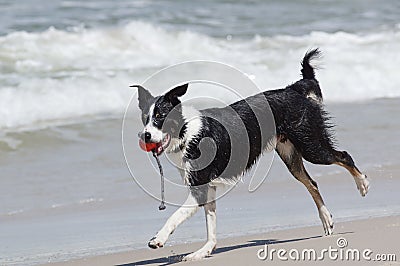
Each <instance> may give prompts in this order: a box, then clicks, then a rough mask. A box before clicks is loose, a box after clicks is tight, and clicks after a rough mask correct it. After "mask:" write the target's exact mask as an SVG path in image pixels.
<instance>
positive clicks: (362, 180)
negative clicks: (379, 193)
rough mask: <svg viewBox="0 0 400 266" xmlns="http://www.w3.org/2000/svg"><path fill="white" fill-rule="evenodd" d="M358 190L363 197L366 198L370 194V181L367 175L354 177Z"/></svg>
mask: <svg viewBox="0 0 400 266" xmlns="http://www.w3.org/2000/svg"><path fill="white" fill-rule="evenodd" d="M354 181H355V182H356V185H357V188H358V190H359V191H360V194H361V196H363V197H364V196H365V195H367V193H368V189H369V181H368V179H367V177H366V176H365V175H360V176H354Z"/></svg>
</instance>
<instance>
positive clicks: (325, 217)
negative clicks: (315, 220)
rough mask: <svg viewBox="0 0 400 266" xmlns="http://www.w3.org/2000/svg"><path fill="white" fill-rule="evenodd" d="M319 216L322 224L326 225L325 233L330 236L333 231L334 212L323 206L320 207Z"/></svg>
mask: <svg viewBox="0 0 400 266" xmlns="http://www.w3.org/2000/svg"><path fill="white" fill-rule="evenodd" d="M319 218H320V219H321V221H322V225H323V227H324V231H325V235H326V236H329V235H331V234H332V232H333V219H332V214H331V213H330V212H329V211H328V209H327V208H326V207H325V206H322V207H321V208H320V209H319Z"/></svg>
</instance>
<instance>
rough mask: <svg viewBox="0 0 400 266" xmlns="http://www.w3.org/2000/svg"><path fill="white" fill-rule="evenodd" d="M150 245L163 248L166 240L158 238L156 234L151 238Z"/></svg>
mask: <svg viewBox="0 0 400 266" xmlns="http://www.w3.org/2000/svg"><path fill="white" fill-rule="evenodd" d="M148 246H149V247H150V248H154V249H156V248H162V247H163V246H164V242H163V241H161V240H160V239H158V238H157V237H156V236H155V237H153V238H152V239H150V241H149V243H148Z"/></svg>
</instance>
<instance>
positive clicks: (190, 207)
mask: <svg viewBox="0 0 400 266" xmlns="http://www.w3.org/2000/svg"><path fill="white" fill-rule="evenodd" d="M198 209H199V206H198V205H197V201H196V199H195V198H194V197H193V196H192V195H191V194H189V196H188V198H187V200H186V201H185V203H184V204H183V205H182V206H181V207H180V208H179V209H178V210H176V211H175V212H174V213H173V214H172V215H171V217H170V218H169V219H168V220H167V222H166V223H165V225H164V226H163V227H162V228H161V230H160V231H159V232H158V233H157V234H156V236H155V237H154V238H152V239H151V240H150V241H149V246H152V247H154V248H157V247H162V246H164V244H165V242H166V241H167V240H168V237H169V235H170V234H172V232H173V231H174V230H175V229H176V227H177V226H178V225H180V224H181V223H182V222H184V221H185V220H186V219H188V218H189V217H191V216H192V215H193V214H195V213H196V212H197V210H198Z"/></svg>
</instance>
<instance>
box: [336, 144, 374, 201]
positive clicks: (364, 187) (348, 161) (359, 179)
mask: <svg viewBox="0 0 400 266" xmlns="http://www.w3.org/2000/svg"><path fill="white" fill-rule="evenodd" d="M333 153H334V154H333V155H334V162H333V163H334V164H337V165H340V166H343V167H344V168H346V169H347V170H348V171H349V172H350V174H351V175H352V176H353V178H354V181H355V182H356V185H357V189H358V190H359V191H360V194H361V196H363V197H364V196H365V195H366V194H367V193H368V189H369V181H368V179H367V176H366V175H364V174H362V173H361V172H360V170H358V168H357V166H356V165H355V164H354V161H353V158H351V156H350V154H348V153H347V152H346V151H336V150H335V151H334V152H333Z"/></svg>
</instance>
